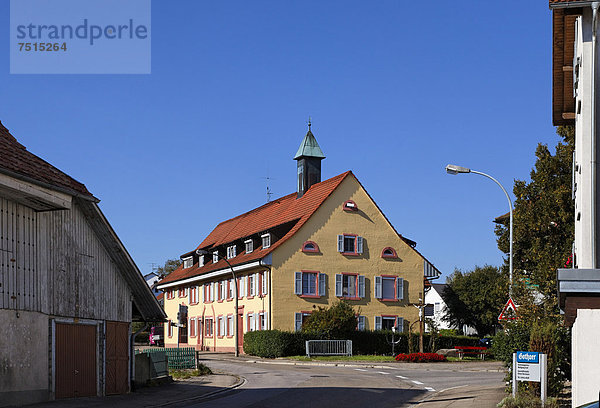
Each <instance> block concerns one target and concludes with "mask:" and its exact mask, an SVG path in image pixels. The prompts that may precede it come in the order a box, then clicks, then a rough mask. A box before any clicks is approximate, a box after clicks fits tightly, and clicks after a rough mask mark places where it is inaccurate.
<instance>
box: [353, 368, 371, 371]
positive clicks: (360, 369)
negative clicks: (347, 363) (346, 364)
mask: <svg viewBox="0 0 600 408" xmlns="http://www.w3.org/2000/svg"><path fill="white" fill-rule="evenodd" d="M355 370H356V371H369V370H365V369H362V368H355Z"/></svg>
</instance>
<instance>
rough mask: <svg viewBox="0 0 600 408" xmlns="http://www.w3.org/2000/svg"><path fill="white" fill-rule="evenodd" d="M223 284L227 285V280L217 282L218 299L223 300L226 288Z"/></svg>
mask: <svg viewBox="0 0 600 408" xmlns="http://www.w3.org/2000/svg"><path fill="white" fill-rule="evenodd" d="M225 285H227V281H220V282H219V300H225V296H226V294H227V288H226V287H225Z"/></svg>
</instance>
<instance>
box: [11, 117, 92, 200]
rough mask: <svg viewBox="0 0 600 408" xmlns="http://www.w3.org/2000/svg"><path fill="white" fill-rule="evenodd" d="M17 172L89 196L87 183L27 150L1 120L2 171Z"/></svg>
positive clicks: (33, 179) (28, 177) (34, 179)
mask: <svg viewBox="0 0 600 408" xmlns="http://www.w3.org/2000/svg"><path fill="white" fill-rule="evenodd" d="M1 171H5V172H7V173H12V174H17V175H21V176H24V177H25V178H27V179H30V180H32V181H34V182H35V181H38V182H41V183H44V184H49V185H51V186H54V187H61V188H62V189H67V190H70V191H74V192H77V193H80V194H84V195H87V196H92V194H91V193H90V192H89V191H88V190H87V188H86V187H85V185H83V184H82V183H80V182H78V181H77V180H75V179H73V178H72V177H70V176H68V175H67V174H65V173H63V172H62V171H60V170H59V169H57V168H56V167H54V166H52V165H51V164H50V163H48V162H46V161H44V160H42V159H41V158H39V157H38V156H36V155H35V154H33V153H30V152H28V151H27V149H26V148H25V146H23V145H22V144H20V143H19V142H17V139H15V138H14V137H13V135H11V134H10V132H9V131H8V129H7V128H5V127H4V126H3V125H2V123H1V122H0V172H1Z"/></svg>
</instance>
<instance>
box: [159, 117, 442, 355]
mask: <svg viewBox="0 0 600 408" xmlns="http://www.w3.org/2000/svg"><path fill="white" fill-rule="evenodd" d="M324 158H325V156H324V154H323V152H322V151H321V148H320V147H319V144H318V143H317V141H316V139H315V136H314V135H313V133H312V131H311V130H310V125H309V130H308V132H307V134H306V136H305V137H304V139H303V140H302V143H301V145H300V148H299V149H298V152H297V153H296V155H295V157H294V159H295V160H296V161H297V191H296V192H294V193H292V194H289V195H286V196H284V197H281V198H279V199H276V200H273V201H271V202H268V203H266V204H265V205H263V206H261V207H258V208H255V209H253V210H251V211H248V212H246V213H244V214H241V215H239V216H237V217H234V218H232V219H230V220H227V221H224V222H222V223H220V224H219V225H217V227H216V228H215V229H214V230H213V231H212V232H211V233H210V234H209V235H208V236H207V237H206V238H205V239H204V240H203V241H202V242H201V243H200V245H198V246H197V247H196V248H195V249H193V250H191V251H188V252H186V253H184V254H183V255H182V256H181V258H182V261H183V262H182V265H181V266H180V267H179V268H178V269H177V270H175V271H174V272H172V273H171V274H169V275H168V276H167V277H166V278H165V279H163V280H162V281H161V282H160V283H159V285H158V288H159V289H162V290H163V291H164V292H165V297H164V307H165V311H166V313H167V315H168V319H169V322H168V323H167V325H166V327H165V344H166V346H169V345H175V344H179V345H182V344H184V345H188V346H194V347H196V348H197V349H203V350H213V351H232V350H234V348H235V343H234V337H235V336H234V327H235V324H234V319H238V343H239V345H240V346H241V345H243V335H244V333H246V332H248V331H254V330H268V329H279V330H288V331H293V330H300V329H301V327H302V324H303V322H304V320H305V319H306V318H307V317H308V316H309V315H310V314H311V313H312V311H313V310H315V309H316V308H317V307H319V306H321V307H326V306H329V305H331V304H333V303H334V302H335V301H337V300H338V299H345V300H347V301H348V302H349V303H350V304H351V305H352V306H354V307H355V309H356V310H360V315H359V316H358V327H357V329H358V330H380V329H390V328H392V327H396V328H398V329H399V330H401V331H402V330H408V328H409V326H410V324H412V323H413V322H415V321H417V320H418V310H417V308H415V307H414V306H412V305H411V304H412V303H417V302H419V299H420V298H421V297H422V296H423V291H424V281H425V280H427V279H434V278H437V277H439V275H440V272H439V271H438V270H437V269H436V268H435V267H434V266H433V265H432V264H431V263H430V262H429V261H428V260H427V259H425V257H423V255H421V254H420V253H419V252H418V251H417V250H416V249H415V246H416V243H414V242H413V241H411V240H409V239H406V238H404V237H403V236H402V235H400V234H399V233H398V232H397V231H396V230H395V229H394V227H393V226H392V224H391V223H390V222H389V220H388V219H387V218H386V216H385V215H384V213H383V212H382V211H381V209H380V208H379V207H378V206H377V204H376V203H375V201H374V200H373V199H372V197H371V196H370V195H369V193H367V191H366V190H365V188H364V187H363V186H362V184H361V183H360V182H359V180H358V179H357V178H356V176H355V175H354V174H353V173H352V172H351V171H347V172H345V173H342V174H340V175H337V176H335V177H332V178H330V179H327V180H323V181H321V161H322V160H323V159H324ZM229 265H231V267H230V266H229ZM231 269H233V272H234V273H235V276H236V282H234V281H233V276H232V271H231ZM234 285H237V288H238V309H237V311H236V310H235V306H234V302H233V300H234V299H233V296H234ZM180 306H185V307H187V316H186V317H185V319H184V322H183V324H182V325H181V327H176V326H175V325H173V324H172V323H176V322H177V321H178V318H177V316H178V312H179V311H180ZM180 318H181V316H180Z"/></svg>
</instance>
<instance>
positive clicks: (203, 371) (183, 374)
mask: <svg viewBox="0 0 600 408" xmlns="http://www.w3.org/2000/svg"><path fill="white" fill-rule="evenodd" d="M209 374H212V370H211V369H210V368H209V367H207V366H205V365H204V364H202V363H200V364H198V369H197V370H173V369H169V375H170V376H171V377H173V378H174V379H176V380H187V379H188V378H192V377H200V376H203V375H209Z"/></svg>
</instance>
